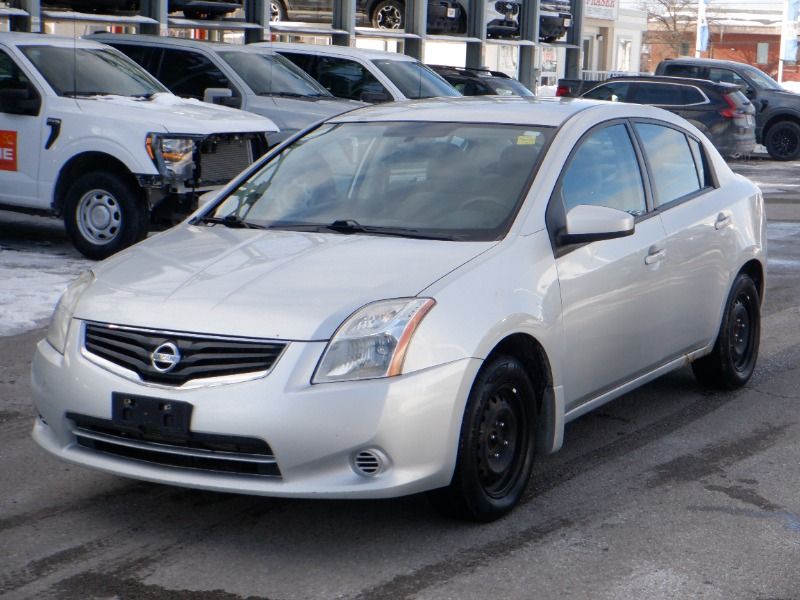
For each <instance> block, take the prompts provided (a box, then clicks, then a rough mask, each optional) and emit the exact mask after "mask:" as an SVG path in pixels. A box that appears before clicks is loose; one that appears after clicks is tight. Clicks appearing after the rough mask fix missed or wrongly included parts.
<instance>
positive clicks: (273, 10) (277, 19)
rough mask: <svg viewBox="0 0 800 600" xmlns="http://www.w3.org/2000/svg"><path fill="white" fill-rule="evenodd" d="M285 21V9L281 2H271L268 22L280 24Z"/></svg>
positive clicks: (279, 0)
mask: <svg viewBox="0 0 800 600" xmlns="http://www.w3.org/2000/svg"><path fill="white" fill-rule="evenodd" d="M285 20H286V8H284V6H283V2H281V0H271V2H270V3H269V22H270V23H281V22H283V21H285Z"/></svg>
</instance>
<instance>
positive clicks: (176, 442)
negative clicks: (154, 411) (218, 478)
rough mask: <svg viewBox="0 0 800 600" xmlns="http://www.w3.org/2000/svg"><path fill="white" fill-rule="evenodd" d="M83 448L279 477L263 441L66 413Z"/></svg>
mask: <svg viewBox="0 0 800 600" xmlns="http://www.w3.org/2000/svg"><path fill="white" fill-rule="evenodd" d="M67 418H68V419H70V420H72V421H73V422H74V423H75V426H74V427H73V429H72V433H73V435H74V436H75V441H76V443H77V444H78V445H79V446H81V447H82V448H87V449H89V450H92V451H95V452H102V453H104V454H112V455H114V456H118V457H120V458H126V459H131V460H138V461H143V462H148V463H153V464H158V465H164V466H169V467H179V468H186V469H198V470H202V471H217V472H222V473H235V474H238V475H256V476H263V477H280V476H281V472H280V469H279V468H278V465H277V462H276V461H275V457H274V456H273V454H272V449H271V448H270V447H269V444H267V443H266V442H265V441H264V440H261V439H258V438H248V437H240V436H225V435H217V434H208V433H195V432H189V433H188V434H187V435H186V436H169V435H163V434H152V433H147V432H144V431H139V430H136V429H131V428H124V427H121V426H119V425H117V424H115V423H114V422H113V421H107V420H104V419H97V418H95V417H88V416H85V415H79V414H75V413H67Z"/></svg>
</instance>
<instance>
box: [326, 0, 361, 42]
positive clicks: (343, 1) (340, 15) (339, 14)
mask: <svg viewBox="0 0 800 600" xmlns="http://www.w3.org/2000/svg"><path fill="white" fill-rule="evenodd" d="M331 26H332V27H333V29H334V30H339V31H344V32H346V33H334V34H332V35H331V43H332V44H334V45H336V46H350V45H352V43H353V40H354V39H355V35H356V0H333V16H332V17H331Z"/></svg>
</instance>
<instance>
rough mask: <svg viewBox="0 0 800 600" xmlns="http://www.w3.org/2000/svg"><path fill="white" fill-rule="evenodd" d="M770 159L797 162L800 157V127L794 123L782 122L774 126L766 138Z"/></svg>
mask: <svg viewBox="0 0 800 600" xmlns="http://www.w3.org/2000/svg"><path fill="white" fill-rule="evenodd" d="M764 146H766V148H767V152H768V153H769V156H770V158H772V159H773V160H795V159H797V158H798V157H800V125H798V124H797V123H795V122H794V121H780V122H778V123H775V124H774V125H772V126H771V127H770V128H769V130H768V131H767V135H766V137H765V138H764Z"/></svg>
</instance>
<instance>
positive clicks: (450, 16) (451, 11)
mask: <svg viewBox="0 0 800 600" xmlns="http://www.w3.org/2000/svg"><path fill="white" fill-rule="evenodd" d="M447 18H448V19H455V18H456V9H455V8H448V9H447Z"/></svg>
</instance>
